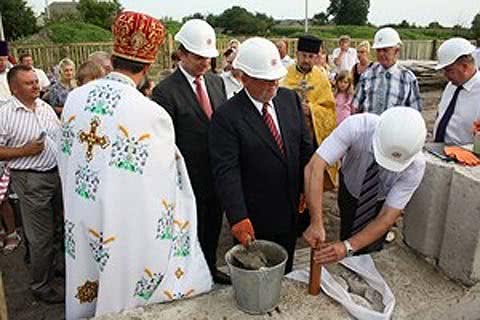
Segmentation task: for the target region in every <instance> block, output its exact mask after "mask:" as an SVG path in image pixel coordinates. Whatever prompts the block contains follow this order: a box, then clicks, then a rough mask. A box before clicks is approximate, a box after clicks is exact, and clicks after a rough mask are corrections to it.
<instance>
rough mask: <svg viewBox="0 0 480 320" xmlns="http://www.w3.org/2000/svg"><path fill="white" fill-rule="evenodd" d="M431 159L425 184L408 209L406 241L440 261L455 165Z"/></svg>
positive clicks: (405, 225)
mask: <svg viewBox="0 0 480 320" xmlns="http://www.w3.org/2000/svg"><path fill="white" fill-rule="evenodd" d="M432 160H433V161H435V159H430V160H429V162H428V165H427V167H426V168H425V175H424V177H423V180H422V183H421V184H420V186H419V187H418V189H417V191H416V192H415V194H414V195H413V197H412V199H411V200H410V203H409V204H408V206H407V208H406V210H405V216H404V220H403V223H404V236H405V237H404V238H405V242H406V243H407V244H408V245H409V246H410V247H411V248H413V249H415V250H416V251H418V252H420V253H421V254H423V255H425V256H427V257H431V258H435V259H438V257H439V255H440V247H441V244H442V238H443V230H444V226H445V217H446V213H447V208H448V198H449V194H450V184H451V180H452V173H453V165H449V164H447V163H443V162H438V163H437V162H434V163H431V162H430V161H432Z"/></svg>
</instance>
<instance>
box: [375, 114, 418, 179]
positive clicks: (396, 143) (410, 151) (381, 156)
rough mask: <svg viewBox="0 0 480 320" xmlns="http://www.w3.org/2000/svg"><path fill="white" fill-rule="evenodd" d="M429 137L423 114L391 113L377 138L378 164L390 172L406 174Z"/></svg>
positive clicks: (383, 117)
mask: <svg viewBox="0 0 480 320" xmlns="http://www.w3.org/2000/svg"><path fill="white" fill-rule="evenodd" d="M426 136H427V128H426V127H425V121H424V120H423V118H422V115H421V114H420V112H418V111H417V110H415V109H413V108H410V107H393V108H390V109H387V110H386V111H385V112H384V113H382V115H381V116H380V121H379V122H378V126H377V128H376V129H375V132H374V134H373V152H374V155H375V160H376V161H377V163H378V164H379V165H380V166H382V167H383V168H385V169H387V170H390V171H395V172H399V171H403V170H405V169H406V168H407V167H408V166H409V165H410V164H411V163H412V162H413V160H414V159H415V156H416V155H417V154H418V153H420V152H421V151H422V148H423V145H424V143H425V138H426Z"/></svg>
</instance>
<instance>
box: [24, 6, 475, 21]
mask: <svg viewBox="0 0 480 320" xmlns="http://www.w3.org/2000/svg"><path fill="white" fill-rule="evenodd" d="M46 1H48V3H51V2H54V0H27V3H28V4H30V5H31V6H32V7H33V8H34V10H35V12H37V13H39V12H40V11H41V10H43V9H44V7H45V3H46ZM120 3H121V4H122V6H123V7H124V8H125V9H130V10H134V11H140V12H143V13H147V14H150V15H152V16H154V17H157V18H162V17H167V16H168V17H172V18H174V19H176V20H181V18H182V17H184V16H188V15H191V14H193V13H195V12H200V13H213V14H220V13H222V12H223V11H224V10H225V9H228V8H230V7H232V6H234V5H238V6H241V7H244V8H246V9H247V10H249V11H251V12H260V13H265V14H267V15H270V16H273V17H274V18H276V19H287V18H292V19H302V18H304V17H305V1H304V0H180V1H173V0H120ZM329 4H330V1H329V0H308V13H309V14H308V15H309V17H312V16H313V15H314V14H316V13H319V12H323V11H325V10H326V8H327V7H328V5H329ZM479 12H480V1H479V0H454V1H452V0H401V1H396V0H370V14H369V16H368V20H369V21H370V22H372V23H373V24H375V25H382V24H387V23H399V22H401V21H402V20H404V19H405V20H407V21H408V22H409V23H412V22H415V23H416V24H417V25H427V24H428V23H430V22H432V21H438V22H440V24H442V25H444V26H453V25H456V24H459V25H463V26H464V27H470V26H471V22H472V20H473V17H474V16H475V14H477V13H479Z"/></svg>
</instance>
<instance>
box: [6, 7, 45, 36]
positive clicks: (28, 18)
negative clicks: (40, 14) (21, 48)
mask: <svg viewBox="0 0 480 320" xmlns="http://www.w3.org/2000/svg"><path fill="white" fill-rule="evenodd" d="M0 13H1V14H2V20H3V28H4V31H5V39H6V40H8V41H13V40H15V39H18V38H21V37H25V36H28V35H31V34H34V33H35V32H37V30H38V28H37V19H36V18H35V15H34V13H33V10H32V8H31V7H30V6H28V5H27V2H26V1H25V0H1V1H0Z"/></svg>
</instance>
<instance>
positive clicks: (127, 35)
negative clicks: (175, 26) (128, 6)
mask: <svg viewBox="0 0 480 320" xmlns="http://www.w3.org/2000/svg"><path fill="white" fill-rule="evenodd" d="M112 33H113V38H114V40H113V52H112V55H114V56H117V57H121V58H125V59H128V60H133V61H138V62H143V63H153V62H155V59H156V58H157V52H158V48H159V46H160V45H161V44H162V43H163V40H164V39H165V27H164V26H163V24H161V23H160V21H158V20H157V19H155V18H152V17H150V16H148V15H146V14H142V13H138V12H133V11H122V12H120V13H119V14H118V15H117V17H116V18H115V21H114V22H113V25H112Z"/></svg>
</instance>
